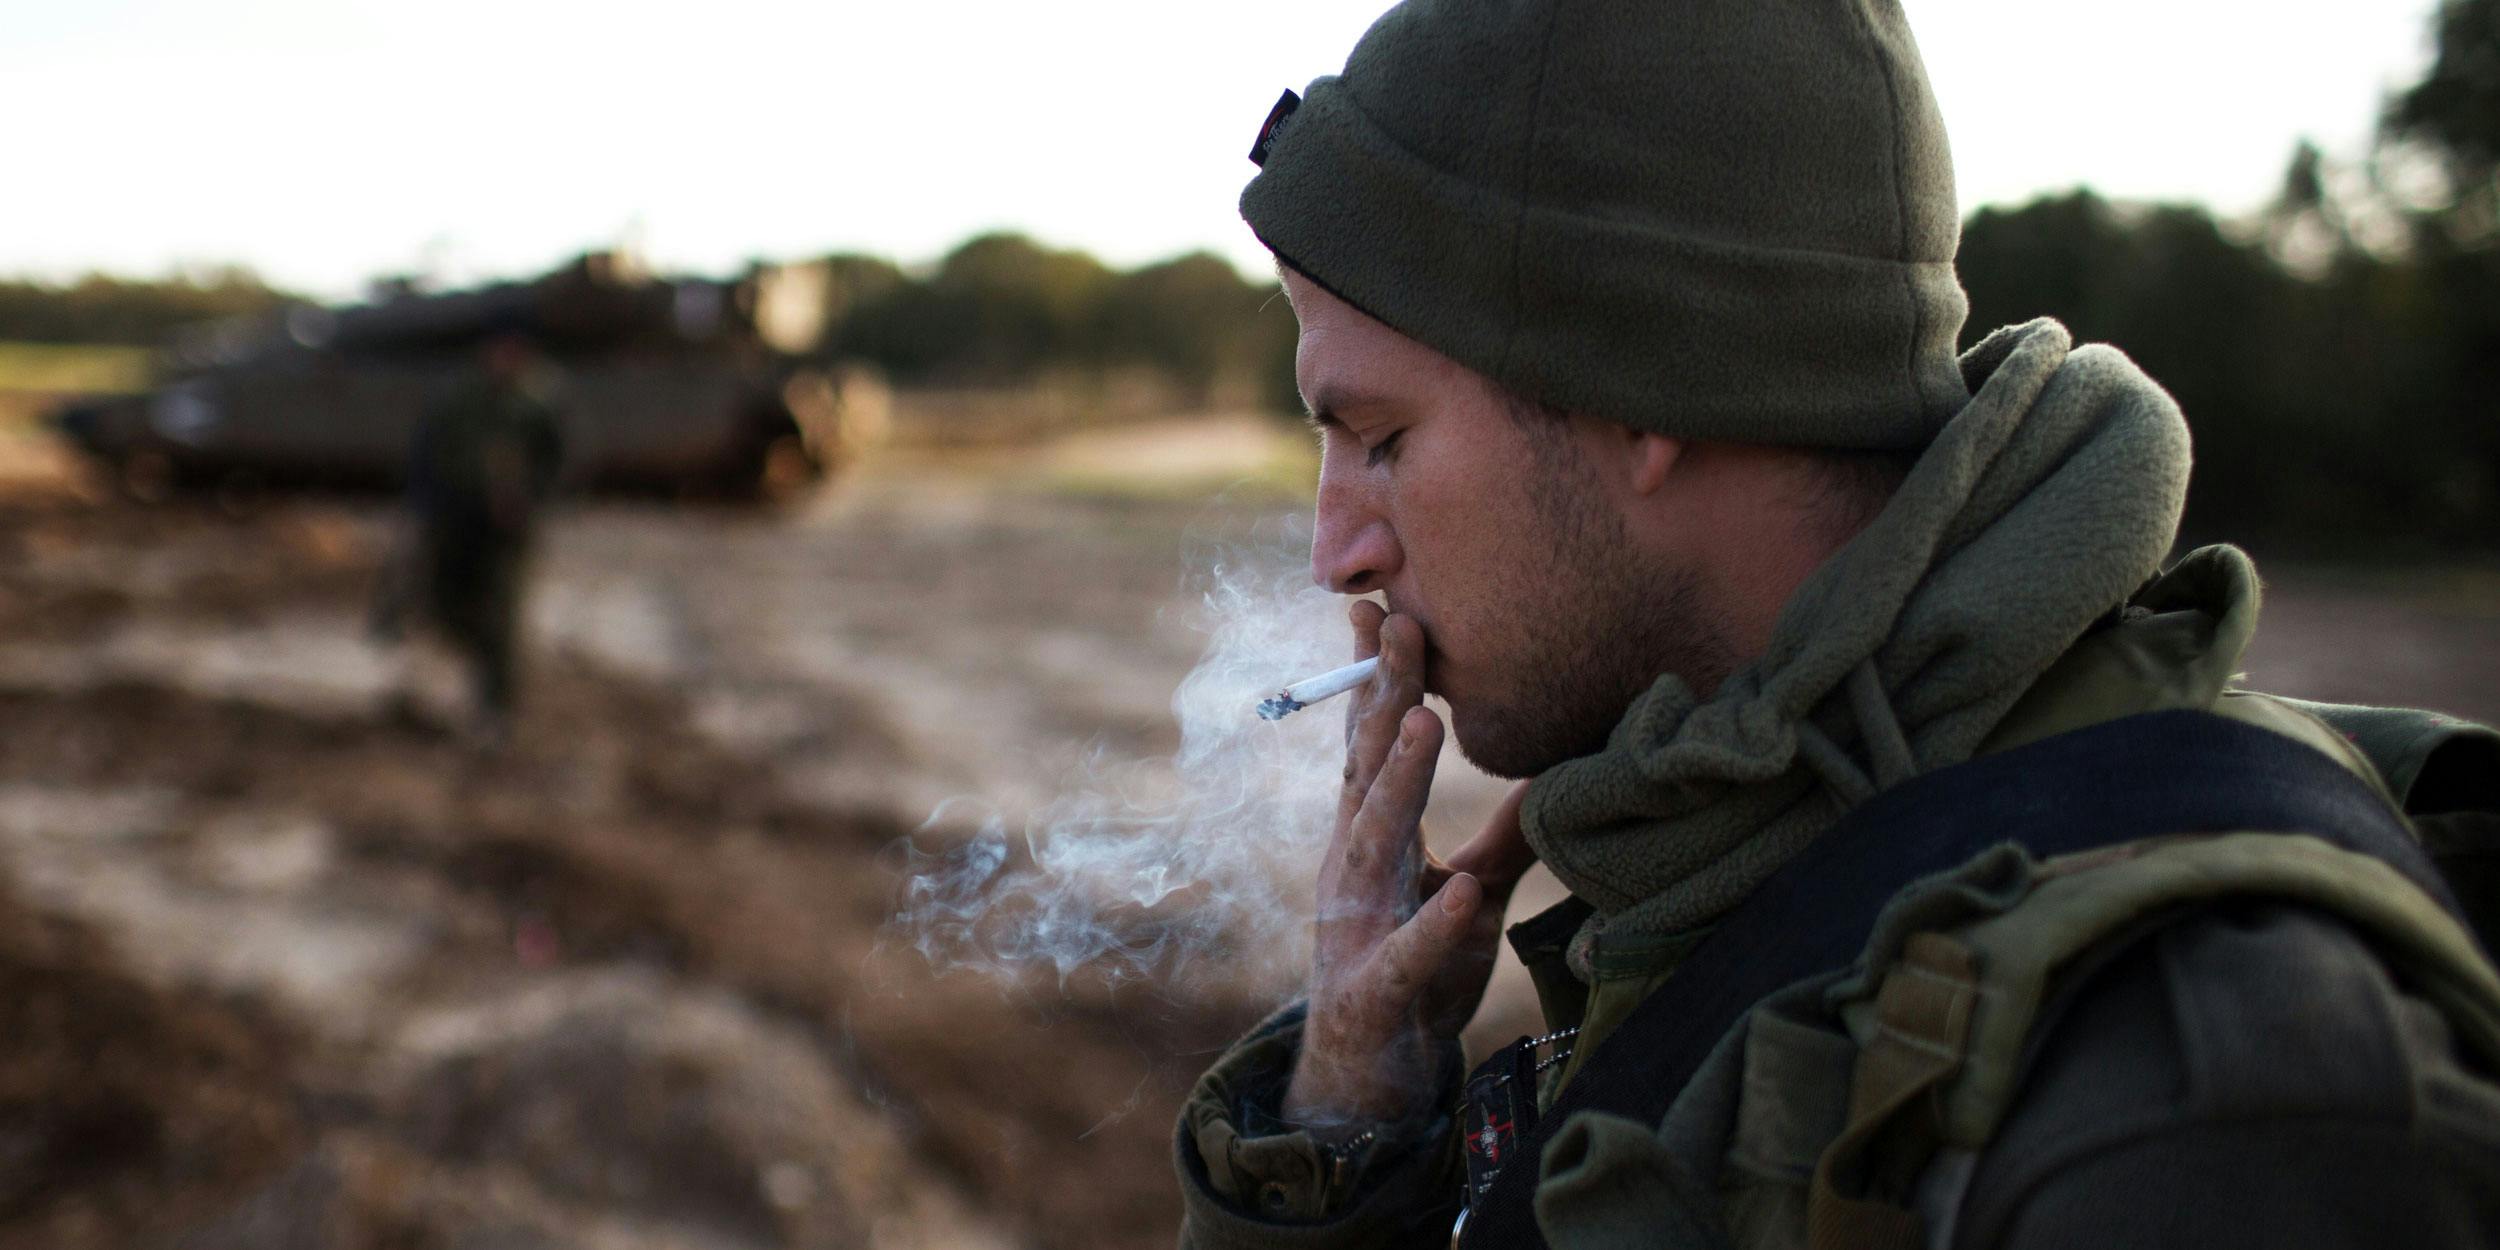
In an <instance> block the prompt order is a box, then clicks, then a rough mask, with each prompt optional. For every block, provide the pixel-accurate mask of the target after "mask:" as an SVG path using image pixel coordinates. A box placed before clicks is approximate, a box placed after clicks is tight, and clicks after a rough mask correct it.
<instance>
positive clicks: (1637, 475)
mask: <svg viewBox="0 0 2500 1250" xmlns="http://www.w3.org/2000/svg"><path fill="white" fill-rule="evenodd" d="M1631 450H1632V457H1631V464H1632V493H1633V494H1636V495H1654V494H1657V493H1658V491H1659V490H1660V488H1662V487H1664V486H1665V485H1666V484H1667V474H1669V473H1670V472H1673V471H1674V469H1675V462H1676V461H1677V460H1679V459H1681V458H1682V457H1683V455H1684V440H1683V439H1680V438H1670V437H1668V436H1667V435H1664V434H1652V433H1649V432H1648V431H1646V430H1635V431H1633V432H1632V449H1631Z"/></svg>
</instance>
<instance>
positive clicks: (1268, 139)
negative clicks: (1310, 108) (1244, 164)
mask: <svg viewBox="0 0 2500 1250" xmlns="http://www.w3.org/2000/svg"><path fill="white" fill-rule="evenodd" d="M1300 107H1302V97H1301V96H1298V95H1295V94H1294V93H1293V92H1291V91H1287V92H1286V93H1285V94H1283V95H1281V96H1278V97H1277V98H1276V107H1274V108H1272V109H1269V110H1268V111H1267V120H1266V121H1263V122H1260V123H1259V139H1258V142H1256V143H1253V144H1251V145H1250V163H1251V164H1253V165H1258V166H1261V167H1264V166H1266V164H1267V154H1268V153H1269V152H1270V151H1272V150H1274V149H1275V147H1276V136H1277V135H1278V134H1280V133H1282V132H1283V131H1284V129H1285V119H1286V118H1288V117H1291V116H1293V111H1294V110H1295V109H1298V108H1300Z"/></svg>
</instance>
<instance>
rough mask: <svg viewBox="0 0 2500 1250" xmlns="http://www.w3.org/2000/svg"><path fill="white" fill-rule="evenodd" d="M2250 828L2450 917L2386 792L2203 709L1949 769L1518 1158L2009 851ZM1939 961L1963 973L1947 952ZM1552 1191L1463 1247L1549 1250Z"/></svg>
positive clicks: (1519, 1190)
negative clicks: (2335, 851) (2324, 852)
mask: <svg viewBox="0 0 2500 1250" xmlns="http://www.w3.org/2000/svg"><path fill="white" fill-rule="evenodd" d="M2251 829H2259V830H2282V831H2301V832H2307V833H2310V834H2312V835H2315V836H2317V837H2319V838H2322V839H2325V840H2326V841H2328V842H2330V843H2332V844H2334V845H2337V846H2341V847H2344V848H2346V849H2349V850H2353V851H2357V852H2359V853H2361V854H2364V855H2368V856H2370V857H2372V858H2374V859H2377V860H2379V861H2382V862H2383V863H2385V864H2386V865H2387V866H2388V868H2389V869H2390V870H2391V871H2393V872H2395V873H2397V874H2399V875H2400V876H2401V877H2402V878H2403V879H2405V880H2407V881H2408V882H2410V883H2412V884H2413V885H2415V886H2416V887H2418V889H2419V890H2420V891H2421V892H2422V893H2424V894H2425V895H2427V896H2428V897H2430V898H2431V899H2433V900H2434V901H2435V902H2437V903H2438V904H2439V905H2441V906H2451V905H2452V904H2451V900H2450V899H2449V897H2448V895H2447V891H2446V889H2445V887H2444V886H2443V885H2442V884H2441V882H2440V878H2439V874H2438V871H2437V870H2436V869H2435V868H2434V867H2433V866H2432V865H2431V864H2430V862H2429V860H2428V859H2427V858H2426V857H2425V856H2424V855H2423V854H2422V852H2421V849H2420V847H2419V845H2418V844H2416V843H2415V842H2414V840H2413V838H2412V836H2411V834H2410V832H2409V831H2408V830H2407V829H2406V828H2405V826H2404V823H2403V820H2402V819H2401V818H2400V817H2399V816H2398V815H2397V814H2396V812H2395V811H2394V809H2393V808H2391V807H2390V806H2389V805H2388V803H2387V800H2386V797H2385V796H2384V794H2383V793H2382V792H2381V791H2380V790H2379V789H2378V788H2377V787H2376V786H2375V785H2374V784H2373V783H2372V782H2370V781H2365V780H2364V779H2363V778H2361V777H2359V776H2357V775H2355V774H2354V773H2353V772H2352V771H2350V770H2348V769H2347V768H2345V767H2343V766H2341V765H2339V764H2338V763H2337V762H2336V761H2335V760H2332V759H2330V758H2328V757H2327V756H2325V755H2323V754H2321V753H2320V752H2319V751H2318V750H2315V749H2313V748H2312V747H2310V746H2308V745H2305V744H2303V743H2302V742H2299V741H2295V740H2294V739H2292V738H2289V737H2286V736H2284V735H2283V734H2281V733H2278V732H2274V731H2272V730H2269V729H2263V728H2258V727H2256V726H2254V725H2250V724H2245V723H2242V722H2240V721H2237V720H2233V719H2230V718H2226V717H2221V716H2216V715H2213V714H2210V713H2205V712H2193V711H2168V712H2153V713H2147V714H2143V715H2139V716H2131V717H2126V718H2123V719H2120V720H2115V721H2109V722H2105V723H2103V724H2100V725H2095V726H2091V727H2088V728H2085V729H2081V730H2077V731H2075V732H2072V733H2067V734H2060V735H2057V736H2056V737H2052V738H2046V739H2043V740H2041V741H2039V742H2035V743H2031V744H2028V745H2026V746H2022V747H2017V748H2014V749H2012V750H2009V751H2004V752H2000V753H1997V754H1994V755H1989V756H1984V757H1982V758H1980V759H1976V760H1972V761H1970V762H1968V763H1964V764H1959V765H1956V766H1954V767H1951V768H1946V769H1940V770H1938V771H1936V772H1934V773H1930V774H1927V775H1925V776H1922V777H1918V778H1915V779H1913V780H1911V781H1908V782H1905V783H1903V784H1902V785H1899V786H1896V787H1894V788H1893V789H1891V790H1889V791H1886V792H1884V793H1882V794H1879V795H1877V796H1876V797H1875V798H1873V799H1871V800H1869V801H1868V802H1867V803H1865V804H1862V805H1861V806H1860V807H1859V808H1858V809H1857V810H1856V811H1854V812H1852V813H1851V814H1850V815H1849V816H1848V817H1847V818H1845V819H1843V820H1842V821H1841V823H1840V824H1838V825H1837V826H1835V827H1834V828H1833V829H1831V830H1830V831H1828V832H1826V833H1825V834H1824V835H1823V836H1822V837H1821V838H1819V839H1817V840H1816V841H1815V843H1814V844H1813V845H1812V846H1810V847H1808V848H1807V850H1806V851H1805V853H1803V854H1801V855H1799V856H1798V857H1797V858H1796V859H1795V860H1793V861H1792V862H1790V863H1789V864H1788V865H1787V866H1786V867H1785V868H1783V869H1782V870H1781V871H1780V872H1779V873H1777V874H1774V875H1773V877H1772V878H1771V879H1770V880H1769V881H1768V882H1766V883H1764V885H1763V886H1762V887H1761V888H1759V889H1757V890H1756V891H1755V892H1754V893H1753V895H1752V896H1750V897H1749V898H1748V899H1747V900H1746V901H1745V903H1744V904H1743V905H1741V906H1739V907H1738V908H1737V910H1736V911H1735V912H1733V913H1731V914H1730V915H1729V916H1728V917H1727V918H1726V919H1724V920H1722V921H1721V922H1720V924H1719V926H1718V927H1717V928H1716V929H1715V930H1714V931H1713V932H1712V933H1711V935H1710V936H1709V937H1708V938H1707V939H1705V940H1704V941H1703V942H1702V943H1701V945H1700V946H1698V947H1696V948H1695V950H1694V952H1693V954H1692V956H1691V957H1690V958H1688V959H1687V960H1686V961H1685V964H1684V966H1683V967H1682V968H1680V969H1679V970H1678V971H1677V973H1676V975H1675V976H1674V977H1672V978H1670V979H1669V980H1668V981H1667V983H1666V984H1665V985H1664V986H1662V987H1660V988H1659V989H1658V990H1657V991H1655V992H1654V993H1652V994H1651V995H1650V996H1649V997H1648V998H1647V999H1646V1000H1644V1001H1643V1002H1642V1004H1641V1005H1640V1007H1639V1008H1638V1009H1636V1010H1635V1011H1634V1012H1633V1014H1632V1015H1631V1016H1630V1017H1629V1018H1627V1019H1626V1020H1625V1022H1624V1023H1623V1024H1622V1025H1621V1026H1619V1027H1618V1028H1617V1029H1616V1030H1615V1031H1614V1032H1613V1033H1612V1034H1611V1035H1610V1036H1609V1037H1608V1038H1607V1039H1606V1041H1605V1042H1604V1043H1603V1044H1602V1045H1601V1046H1600V1047H1599V1048H1598V1049H1597V1050H1596V1051H1595V1052H1593V1054H1592V1055H1591V1056H1590V1058H1589V1059H1587V1060H1586V1061H1584V1064H1583V1066H1582V1068H1581V1070H1580V1071H1579V1072H1578V1073H1577V1074H1576V1075H1575V1076H1574V1077H1573V1078H1572V1080H1571V1083H1570V1084H1569V1085H1566V1086H1565V1087H1564V1088H1563V1090H1562V1092H1561V1094H1560V1095H1559V1096H1558V1097H1557V1098H1556V1100H1555V1103H1554V1105H1553V1106H1552V1107H1551V1108H1549V1109H1548V1110H1547V1111H1546V1113H1545V1114H1544V1115H1542V1116H1540V1117H1539V1118H1538V1120H1537V1123H1536V1125H1535V1127H1534V1129H1533V1130H1531V1131H1530V1132H1529V1133H1528V1134H1527V1135H1526V1136H1525V1139H1524V1140H1522V1141H1521V1142H1519V1143H1518V1145H1517V1146H1516V1147H1514V1153H1513V1157H1529V1158H1533V1157H1536V1156H1537V1155H1538V1154H1539V1153H1540V1152H1541V1151H1542V1150H1543V1148H1544V1144H1545V1142H1546V1141H1547V1140H1550V1138H1551V1135H1552V1133H1553V1132H1554V1131H1555V1130H1556V1129H1558V1128H1559V1127H1560V1126H1561V1125H1562V1124H1563V1123H1564V1122H1566V1121H1567V1120H1568V1119H1569V1118H1570V1117H1571V1116H1572V1115H1573V1114H1574V1113H1576V1112H1579V1111H1584V1110H1598V1111H1609V1112H1613V1113H1615V1114H1619V1115H1623V1116H1627V1117H1629V1118H1631V1119H1634V1120H1637V1121H1641V1122H1644V1123H1652V1124H1654V1123H1656V1122H1657V1121H1658V1120H1659V1118H1660V1117H1661V1116H1663V1115H1664V1114H1665V1112H1666V1109H1667V1107H1668V1106H1669V1105H1670V1104H1671V1103H1672V1102H1673V1100H1674V1098H1675V1096H1676V1095H1677V1094H1678V1093H1679V1092H1680V1091H1681V1090H1682V1089H1683V1088H1684V1086H1685V1085H1686V1083H1688V1082H1689V1081H1690V1080H1691V1079H1692V1076H1693V1074H1694V1072H1695V1071H1697V1070H1698V1069H1699V1067H1700V1065H1701V1063H1702V1061H1703V1059H1704V1058H1705V1057H1706V1056H1707V1055H1708V1054H1709V1052H1710V1049H1711V1048H1712V1046H1714V1045H1715V1044H1716V1043H1717V1041H1718V1040H1719V1038H1720V1037H1722V1036H1723V1035H1725V1034H1726V1032H1727V1031H1728V1029H1729V1028H1730V1027H1732V1026H1733V1025H1734V1024H1735V1022H1736V1021H1737V1020H1738V1019H1739V1018H1740V1017H1742V1016H1743V1014H1744V1013H1745V1012H1746V1011H1748V1010H1750V1009H1751V1008H1752V1006H1753V1005H1754V1004H1755V1003H1758V1002H1760V1001H1761V1000H1762V999H1763V998H1765V997H1767V996H1768V995H1769V994H1771V993H1772V992H1773V991H1775V990H1777V989H1779V988H1780V987H1782V986H1785V985H1788V984H1790V983H1792V982H1795V981H1798V980H1801V979H1803V978H1805V977H1807V976H1810V975H1812V974H1814V973H1817V972H1824V971H1828V970H1831V969H1836V968H1841V967H1844V966H1847V965H1848V964H1849V963H1850V961H1851V959H1852V957H1853V956H1856V955H1858V954H1859V953H1860V952H1861V951H1862V950H1864V951H1867V952H1868V958H1869V960H1870V961H1871V962H1873V963H1876V964H1880V965H1889V964H1890V963H1891V962H1893V961H1894V958H1895V957H1896V956H1897V955H1898V954H1899V952H1900V950H1901V944H1902V943H1903V942H1905V941H1906V940H1907V938H1908V936H1909V934H1908V933H1907V932H1899V931H1891V930H1885V931H1879V926H1878V925H1877V923H1876V922H1877V919H1878V917H1879V915H1882V914H1883V913H1885V912H1886V910H1887V904H1888V903H1889V902H1891V901H1892V900H1893V899H1894V896H1895V895H1896V894H1903V893H1905V891H1904V887H1907V886H1910V885H1911V884H1912V883H1914V882H1918V881H1920V880H1921V879H1923V878H1928V877H1931V876H1935V875H1938V874H1943V873H1945V872H1947V871H1948V870H1951V869H1953V868H1955V867H1957V866H1959V865H1962V864H1964V863H1965V862H1966V861H1970V860H1972V859H1974V857H1977V856H1978V855H1980V853H1981V852H1983V851H1987V850H1989V849H1990V848H1991V847H1995V846H1998V845H2001V844H2004V843H2008V842H2011V843H2014V844H2015V845H2016V846H2017V847H2018V848H2019V849H2020V851H2021V852H2022V853H2023V855H2024V856H2027V857H2028V858H2030V859H2034V860H2039V859H2049V858H2053V857H2056V856H2061V855H2069V854H2075V853H2078V852H2086V851H2093V850H2099V849H2103V848H2108V847H2112V846H2116V845H2118V844H2122V843H2129V842H2134V841H2138V840H2141V839H2144V838H2148V837H2156V836H2161V835H2171V834H2183V833H2219V832H2229V831H2236V830H2251ZM1907 893H1911V894H1915V893H1916V891H1914V890H1913V891H1908V892H1907ZM1887 932H1892V934H1893V935H1892V936H1889V937H1888V936H1886V933H1887ZM1870 933H1875V935H1876V937H1875V942H1874V944H1873V945H1872V946H1870V940H1869V934H1870ZM1886 943H1889V945H1886ZM1934 953H1935V954H1936V955H1937V956H1938V961H1939V962H1943V963H1948V964H1949V963H1950V962H1951V959H1950V953H1949V952H1944V951H1942V950H1937V951H1935V952H1934ZM1908 992H1909V991H1907V990H1905V991H1903V993H1905V994H1906V993H1908ZM1944 992H1945V993H1947V997H1948V1001H1947V1002H1946V1003H1945V1004H1944V1005H1943V1006H1942V1007H1941V1008H1924V1007H1923V1008H1921V1009H1922V1010H1933V1011H1937V1012H1940V1013H1941V1017H1940V1018H1942V1019H1944V1020H1945V1021H1946V1024H1947V1026H1948V1027H1949V1026H1950V1025H1951V1023H1952V1020H1953V1011H1954V1008H1953V1007H1952V1005H1951V1002H1950V1001H1949V997H1950V992H1949V991H1944ZM1536 1182H1537V1175H1536V1169H1534V1168H1530V1167H1506V1168H1503V1169H1502V1170H1501V1172H1500V1174H1498V1175H1497V1176H1496V1177H1495V1178H1494V1179H1493V1181H1492V1184H1491V1186H1490V1187H1489V1188H1488V1189H1487V1191H1486V1192H1485V1194H1484V1195H1483V1197H1482V1198H1481V1199H1480V1200H1479V1201H1478V1202H1477V1203H1476V1204H1475V1207H1474V1209H1473V1210H1472V1211H1471V1214H1470V1216H1469V1218H1468V1221H1467V1225H1466V1237H1465V1244H1467V1245H1471V1246H1490V1245H1501V1246H1514V1245H1517V1246H1532V1245H1538V1244H1542V1243H1541V1239H1540V1238H1539V1236H1538V1233H1537V1228H1536V1224H1535V1219H1534V1215H1533V1210H1532V1204H1531V1202H1530V1199H1531V1197H1532V1196H1533V1194H1534V1191H1535V1186H1536Z"/></svg>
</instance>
